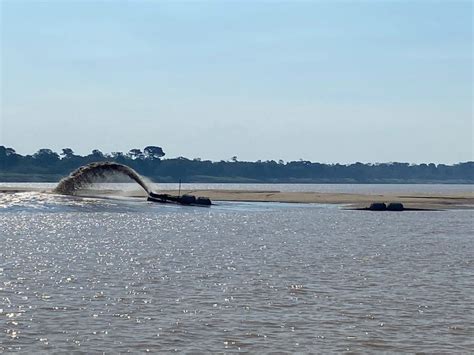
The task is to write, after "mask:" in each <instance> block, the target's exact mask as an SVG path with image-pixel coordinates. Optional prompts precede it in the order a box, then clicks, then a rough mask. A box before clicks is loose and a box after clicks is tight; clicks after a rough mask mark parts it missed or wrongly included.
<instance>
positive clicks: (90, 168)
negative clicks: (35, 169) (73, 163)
mask: <svg viewBox="0 0 474 355" xmlns="http://www.w3.org/2000/svg"><path fill="white" fill-rule="evenodd" d="M117 174H118V175H123V176H126V177H128V178H130V179H132V180H134V181H135V182H136V183H137V184H139V185H140V186H141V187H142V188H143V189H144V190H145V191H146V192H147V194H149V193H150V188H149V187H148V185H147V184H146V183H145V181H144V180H143V178H142V177H141V176H140V175H139V174H138V173H137V172H136V171H135V170H133V169H132V168H130V167H128V166H126V165H123V164H118V163H113V162H97V163H91V164H87V165H84V166H81V167H80V168H78V169H76V170H74V171H73V172H72V173H71V174H70V175H69V176H67V177H65V178H64V179H62V180H61V181H60V182H59V184H58V186H56V188H55V189H54V192H55V193H58V194H63V195H75V194H76V193H77V192H78V191H79V190H81V189H83V188H84V187H86V186H89V185H91V184H93V183H96V182H100V181H101V180H105V179H107V178H108V177H112V176H116V175H117Z"/></svg>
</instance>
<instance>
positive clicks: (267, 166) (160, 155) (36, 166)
mask: <svg viewBox="0 0 474 355" xmlns="http://www.w3.org/2000/svg"><path fill="white" fill-rule="evenodd" d="M164 157H165V152H164V151H163V149H162V148H161V147H158V146H147V147H145V148H144V149H143V150H142V149H138V148H136V149H131V150H130V151H129V152H127V153H123V152H112V153H103V152H101V151H100V150H98V149H94V150H93V151H92V152H91V153H90V154H88V155H84V156H81V155H77V154H75V153H74V151H73V150H72V149H71V148H64V149H62V151H61V152H60V153H57V152H54V151H52V150H51V149H40V150H38V151H37V152H36V153H34V154H32V155H21V154H18V153H17V152H16V151H15V150H14V149H13V148H8V147H5V146H0V181H3V182H5V181H11V182H21V181H31V182H33V181H38V182H46V181H48V182H55V181H58V180H59V179H60V178H62V177H63V176H66V175H68V174H69V173H70V172H71V171H72V170H74V169H76V168H78V167H80V166H82V165H85V164H89V163H92V162H97V161H115V162H117V163H121V164H125V165H128V166H130V167H132V168H133V169H135V170H136V171H137V172H138V173H140V174H142V175H144V176H146V177H148V178H150V179H152V180H154V181H156V182H177V181H179V180H182V181H183V182H240V183H245V182H249V183H252V182H255V183H469V184H472V183H474V162H472V161H470V162H464V163H458V164H454V165H445V164H433V163H430V164H409V163H402V162H391V163H376V164H363V163H360V162H357V163H353V164H347V165H342V164H322V163H317V162H311V161H307V160H302V159H300V160H298V161H290V162H284V161H283V160H278V161H274V160H267V161H260V160H259V161H256V162H249V161H239V160H238V158H237V157H236V156H234V157H232V158H231V159H229V160H228V161H223V160H222V161H218V162H215V161H210V160H202V159H200V158H194V159H188V158H184V157H178V158H171V159H166V158H164Z"/></svg>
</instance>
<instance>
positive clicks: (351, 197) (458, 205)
mask: <svg viewBox="0 0 474 355" xmlns="http://www.w3.org/2000/svg"><path fill="white" fill-rule="evenodd" d="M33 191H36V192H46V193H52V191H51V189H49V190H47V189H44V188H43V189H41V188H29V187H3V188H0V193H19V192H33ZM156 192H158V193H168V194H171V195H177V194H178V191H177V190H166V191H165V190H159V191H156ZM81 194H84V195H87V196H110V195H114V194H117V195H121V196H128V197H146V193H145V192H144V191H142V190H135V191H117V190H84V191H83V192H82V193H81ZM181 194H192V195H195V196H204V197H208V198H210V199H211V200H212V201H242V202H282V203H315V204H337V205H342V206H344V207H346V208H364V207H368V206H369V205H370V204H371V203H373V202H385V203H390V202H401V203H403V205H404V206H405V207H407V208H416V209H440V210H446V209H474V191H470V192H465V193H463V194H426V193H409V194H406V193H403V194H395V193H386V194H375V193H374V194H370V193H364V194H360V193H359V194H353V193H323V192H283V191H277V190H221V189H210V190H181Z"/></svg>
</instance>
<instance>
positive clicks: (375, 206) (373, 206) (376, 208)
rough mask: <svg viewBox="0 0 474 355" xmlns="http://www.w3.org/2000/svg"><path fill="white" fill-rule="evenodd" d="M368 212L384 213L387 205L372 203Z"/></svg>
mask: <svg viewBox="0 0 474 355" xmlns="http://www.w3.org/2000/svg"><path fill="white" fill-rule="evenodd" d="M369 210H370V211H386V210H387V205H386V204H385V203H383V202H374V203H371V204H370V207H369Z"/></svg>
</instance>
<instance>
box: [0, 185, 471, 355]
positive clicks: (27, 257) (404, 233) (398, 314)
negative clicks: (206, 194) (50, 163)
mask: <svg viewBox="0 0 474 355" xmlns="http://www.w3.org/2000/svg"><path fill="white" fill-rule="evenodd" d="M473 214H474V213H473V211H472V210H451V211H440V212H401V213H390V212H367V211H347V210H343V209H341V208H340V207H338V206H334V205H299V204H291V205H290V204H265V203H230V202H227V203H219V204H218V205H216V206H213V207H211V208H202V207H201V208H199V207H180V206H163V205H156V204H153V203H149V202H145V201H143V200H142V199H131V198H118V197H117V198H109V199H93V198H72V197H66V196H56V195H51V194H42V193H36V192H26V193H18V194H3V195H1V194H0V328H1V333H0V351H4V352H5V351H19V352H34V351H35V352H36V351H39V352H72V351H79V352H89V353H94V352H108V353H116V352H128V351H130V352H141V351H150V352H158V351H160V352H174V351H176V352H239V351H241V352H252V353H265V352H274V351H278V352H287V353H293V352H305V353H306V352H320V353H321V352H345V351H350V352H373V353H379V352H429V353H436V352H443V353H456V352H457V353H469V352H473V351H474V340H473V339H474V336H473V335H474V311H473V310H474V253H473V250H474V233H473V232H474V228H473V221H474V219H473V217H474V216H473Z"/></svg>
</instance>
